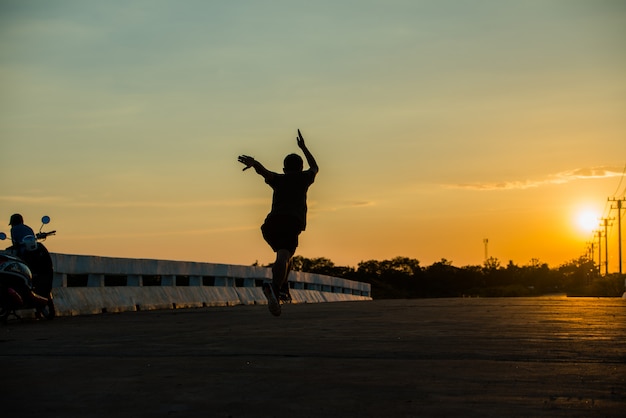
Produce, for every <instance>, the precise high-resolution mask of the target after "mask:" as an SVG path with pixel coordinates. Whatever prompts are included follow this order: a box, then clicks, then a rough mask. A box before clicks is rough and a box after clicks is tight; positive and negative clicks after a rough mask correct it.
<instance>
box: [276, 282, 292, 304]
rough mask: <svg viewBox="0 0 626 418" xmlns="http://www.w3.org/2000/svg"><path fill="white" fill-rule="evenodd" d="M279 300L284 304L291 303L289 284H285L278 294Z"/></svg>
mask: <svg viewBox="0 0 626 418" xmlns="http://www.w3.org/2000/svg"><path fill="white" fill-rule="evenodd" d="M278 299H279V300H280V301H281V302H283V303H291V300H292V299H291V294H290V293H289V282H287V283H285V284H284V285H283V287H281V288H280V291H279V292H278Z"/></svg>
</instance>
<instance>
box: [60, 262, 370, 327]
mask: <svg viewBox="0 0 626 418" xmlns="http://www.w3.org/2000/svg"><path fill="white" fill-rule="evenodd" d="M52 258H53V264H54V268H55V277H54V283H53V296H54V298H55V305H56V308H57V312H58V314H60V315H83V314H95V313H102V312H123V311H137V310H151V309H176V308H191V307H204V306H231V305H251V304H265V303H267V301H266V299H265V296H264V295H263V292H262V289H261V286H262V284H263V282H264V281H269V280H270V279H271V276H272V272H271V269H269V268H266V267H258V266H239V265H228V264H214V263H200V262H185V261H169V260H150V259H129V258H113V257H98V256H84V255H68V254H56V253H53V254H52ZM289 284H290V287H291V295H292V298H293V303H318V302H337V301H357V300H371V287H370V285H369V284H368V283H361V282H356V281H351V280H345V279H341V278H338V277H331V276H325V275H320V274H312V273H302V272H291V274H290V276H289Z"/></svg>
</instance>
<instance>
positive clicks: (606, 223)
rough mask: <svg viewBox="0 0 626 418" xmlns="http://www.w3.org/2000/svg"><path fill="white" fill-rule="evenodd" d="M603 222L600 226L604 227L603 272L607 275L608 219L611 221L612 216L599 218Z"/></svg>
mask: <svg viewBox="0 0 626 418" xmlns="http://www.w3.org/2000/svg"><path fill="white" fill-rule="evenodd" d="M600 220H601V221H602V222H603V223H602V224H601V225H600V226H603V227H604V259H605V261H604V274H605V275H606V276H608V275H609V226H611V225H612V224H609V221H612V220H613V218H602V219H600Z"/></svg>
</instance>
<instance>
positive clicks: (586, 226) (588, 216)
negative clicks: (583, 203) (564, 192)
mask: <svg viewBox="0 0 626 418" xmlns="http://www.w3.org/2000/svg"><path fill="white" fill-rule="evenodd" d="M599 219H600V216H599V215H598V213H597V212H595V211H594V210H592V209H583V210H581V211H580V212H578V215H577V217H576V223H577V225H578V228H579V229H580V230H581V231H582V232H592V231H593V230H594V229H596V228H597V227H598V225H599V222H600V221H599Z"/></svg>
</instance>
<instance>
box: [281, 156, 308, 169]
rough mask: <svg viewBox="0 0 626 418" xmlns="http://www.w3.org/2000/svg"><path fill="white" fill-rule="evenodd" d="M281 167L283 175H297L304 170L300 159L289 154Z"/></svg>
mask: <svg viewBox="0 0 626 418" xmlns="http://www.w3.org/2000/svg"><path fill="white" fill-rule="evenodd" d="M283 166H284V167H283V171H284V172H285V173H297V172H300V171H302V169H303V168H304V162H303V161H302V157H300V156H299V155H298V154H289V155H288V156H286V157H285V161H284V162H283Z"/></svg>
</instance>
